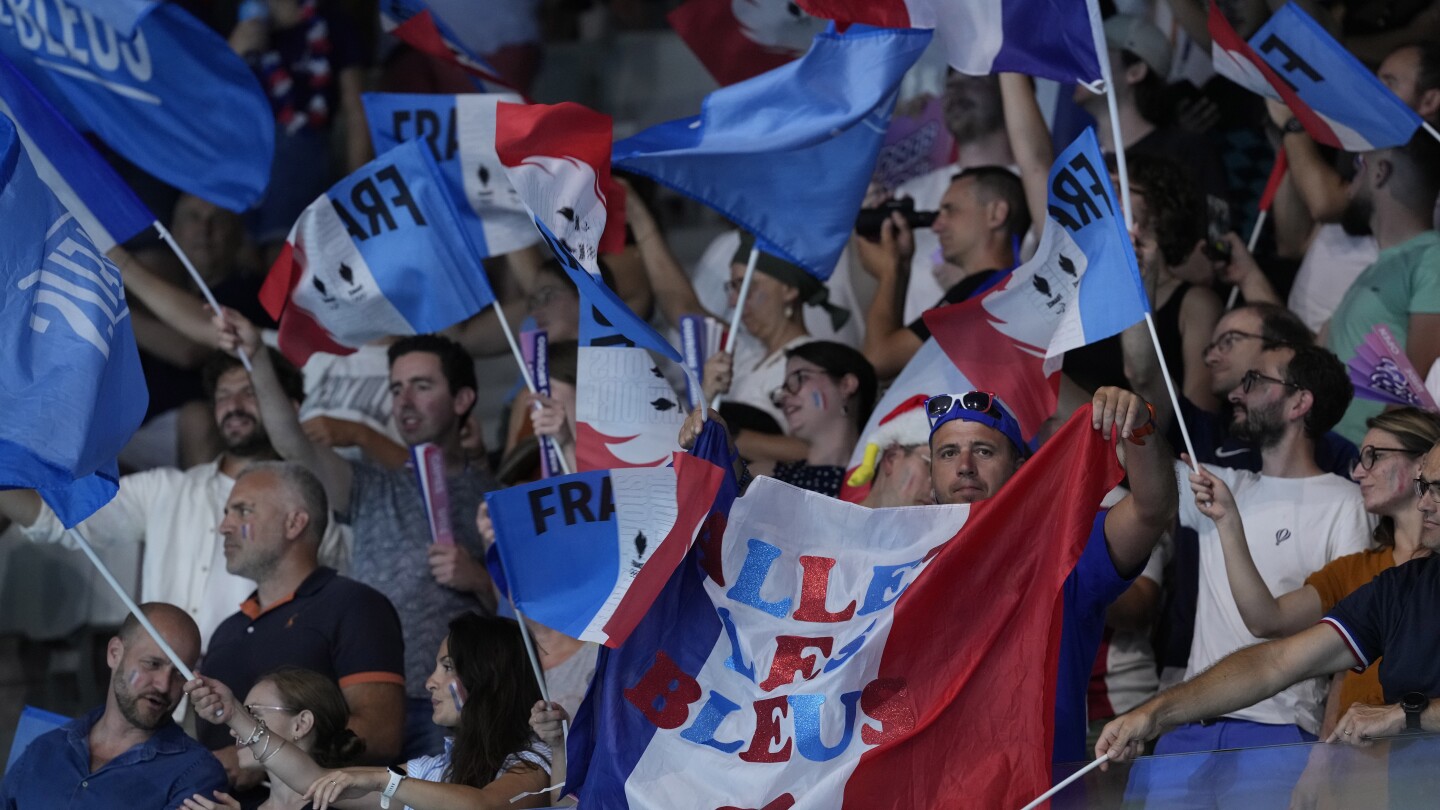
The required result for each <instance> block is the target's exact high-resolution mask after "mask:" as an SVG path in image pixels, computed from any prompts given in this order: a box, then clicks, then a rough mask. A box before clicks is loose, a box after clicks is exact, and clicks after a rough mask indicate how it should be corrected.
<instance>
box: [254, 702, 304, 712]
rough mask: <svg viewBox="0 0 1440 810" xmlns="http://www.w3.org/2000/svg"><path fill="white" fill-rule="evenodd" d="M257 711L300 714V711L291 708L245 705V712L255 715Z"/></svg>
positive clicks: (256, 704) (255, 704)
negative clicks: (268, 710)
mask: <svg viewBox="0 0 1440 810" xmlns="http://www.w3.org/2000/svg"><path fill="white" fill-rule="evenodd" d="M256 709H270V710H271V711H277V712H285V713H286V714H299V713H300V710H299V709H292V708H290V707H289V706H261V705H260V704H258V703H247V704H245V711H247V712H249V713H251V714H254V713H255V710H256Z"/></svg>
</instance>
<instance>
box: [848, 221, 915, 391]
mask: <svg viewBox="0 0 1440 810" xmlns="http://www.w3.org/2000/svg"><path fill="white" fill-rule="evenodd" d="M850 244H851V245H853V246H854V248H855V255H856V256H857V257H858V258H859V259H860V266H861V267H862V268H864V270H865V272H866V273H868V274H869V275H870V276H871V277H872V278H874V279H875V297H874V298H873V299H871V301H870V308H869V309H867V310H866V311H865V345H864V346H863V347H862V348H863V350H864V353H865V359H867V360H869V361H870V364H871V365H873V366H874V367H875V375H876V376H877V377H879V378H880V379H882V380H888V379H891V378H893V377H894V376H895V375H897V374H899V373H900V371H901V369H903V368H905V364H906V363H909V362H910V358H912V357H914V356H915V353H916V352H918V351H920V345H921V343H922V341H921V340H920V337H919V336H918V335H916V334H915V333H914V332H912V331H910V330H909V329H908V328H907V327H906V326H905V320H904V312H905V288H906V287H907V286H909V283H910V259H911V256H913V255H914V253H915V238H914V236H913V235H912V234H911V233H910V226H909V225H908V224H906V222H905V219H904V217H901V216H900V215H899V214H893V215H891V217H890V219H889V220H886V221H885V223H884V224H882V225H881V226H880V241H879V242H871V241H870V240H868V239H865V238H863V237H859V236H857V237H855V238H853V239H851V240H850Z"/></svg>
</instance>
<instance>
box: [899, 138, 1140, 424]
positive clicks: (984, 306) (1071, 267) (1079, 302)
mask: <svg viewBox="0 0 1440 810" xmlns="http://www.w3.org/2000/svg"><path fill="white" fill-rule="evenodd" d="M1046 185H1047V187H1048V188H1049V190H1050V193H1049V204H1048V211H1049V215H1048V216H1047V217H1046V218H1045V230H1044V233H1043V234H1042V235H1041V237H1040V246H1039V248H1037V249H1036V251H1035V255H1034V256H1033V257H1031V259H1030V261H1028V262H1025V263H1024V264H1022V265H1020V266H1019V267H1017V268H1015V270H1014V271H1013V272H1012V273H1011V274H1010V275H1009V276H1007V277H1006V278H1005V280H1004V282H1002V283H1001V284H998V285H996V286H995V287H993V288H991V289H990V290H989V291H988V292H986V293H985V294H983V295H980V296H978V297H976V298H972V299H970V300H968V301H964V302H962V303H959V304H951V305H949V306H946V307H941V308H938V309H932V310H930V311H928V312H926V313H925V315H924V318H925V324H926V325H927V326H929V327H930V332H931V334H933V335H934V336H935V340H936V341H937V342H938V343H939V344H940V346H941V347H942V348H943V349H945V353H946V354H948V355H949V356H950V359H951V360H952V361H954V363H955V365H956V366H957V367H959V369H960V371H961V372H962V373H964V374H965V376H966V377H969V378H970V379H971V380H972V381H973V382H974V383H975V385H976V387H977V388H980V389H982V390H986V391H992V392H994V393H996V394H999V395H1000V398H1001V399H1002V400H1004V401H1005V404H1006V405H1008V406H1010V409H1011V411H1012V412H1013V413H1014V414H1015V418H1016V419H1017V420H1019V422H1020V427H1021V429H1022V431H1024V433H1025V435H1026V436H1027V437H1030V436H1034V435H1035V433H1036V432H1037V431H1038V430H1039V429H1040V423H1041V422H1044V421H1045V420H1046V419H1047V418H1049V416H1050V415H1051V414H1052V413H1054V411H1055V402H1056V391H1057V387H1058V385H1059V377H1058V376H1057V372H1058V371H1059V370H1060V361H1061V360H1062V359H1063V356H1064V354H1065V352H1067V351H1069V350H1071V349H1078V348H1080V347H1081V346H1085V345H1088V344H1090V343H1094V342H1095V341H1097V340H1103V339H1104V338H1107V337H1110V336H1111V335H1115V334H1118V333H1120V332H1121V331H1123V330H1124V329H1125V328H1126V327H1129V326H1130V325H1132V324H1134V323H1136V322H1137V321H1139V320H1141V319H1143V318H1144V317H1145V313H1146V312H1148V311H1149V310H1150V299H1149V298H1148V297H1147V295H1146V294H1145V288H1144V286H1143V285H1142V284H1141V282H1140V268H1139V266H1138V265H1137V264H1136V262H1135V250H1134V247H1133V246H1132V245H1131V242H1130V236H1129V234H1128V233H1127V232H1126V229H1125V224H1124V217H1123V215H1122V214H1121V211H1120V206H1119V205H1117V204H1116V202H1115V195H1114V193H1113V191H1112V188H1111V185H1110V175H1109V173H1108V172H1107V171H1106V169H1105V160H1104V158H1103V157H1102V156H1101V154H1100V145H1099V143H1097V142H1096V140H1095V132H1094V130H1090V129H1087V130H1085V131H1084V132H1082V133H1081V134H1080V137H1079V138H1076V139H1075V142H1074V143H1072V144H1070V146H1069V147H1067V148H1066V149H1065V151H1064V152H1061V153H1060V154H1059V155H1058V156H1057V157H1056V159H1055V163H1054V165H1053V166H1052V167H1051V169H1050V180H1049V182H1048V183H1047V184H1046Z"/></svg>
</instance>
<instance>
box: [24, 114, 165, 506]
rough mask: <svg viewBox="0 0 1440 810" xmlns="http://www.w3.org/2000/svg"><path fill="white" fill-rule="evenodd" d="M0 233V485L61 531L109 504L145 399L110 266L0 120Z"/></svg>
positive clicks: (118, 283) (121, 293) (117, 277)
mask: <svg viewBox="0 0 1440 810" xmlns="http://www.w3.org/2000/svg"><path fill="white" fill-rule="evenodd" d="M0 233H3V238H0V345H3V346H4V347H5V359H4V361H0V413H4V414H5V418H4V419H0V488H17V487H24V488H30V489H36V490H39V491H40V494H41V496H43V497H44V499H45V502H46V503H48V504H49V505H50V507H51V508H52V509H54V510H55V514H56V515H58V516H59V517H60V520H61V521H62V522H63V523H64V524H65V525H66V526H67V527H70V526H74V525H75V524H77V523H79V522H80V521H82V520H84V519H85V518H87V517H89V516H90V515H91V514H92V513H93V512H94V511H95V510H96V509H99V508H100V507H101V506H104V505H105V504H106V503H108V502H109V501H110V499H111V498H113V497H115V493H116V491H117V490H118V488H119V484H118V481H119V471H118V470H117V468H116V464H115V457H116V455H118V454H119V452H120V449H121V448H122V447H124V446H125V443H126V442H128V441H129V440H130V436H131V434H133V433H134V432H135V429H136V428H138V427H139V426H140V421H141V420H142V419H143V418H144V416H145V409H146V406H147V404H148V400H149V397H148V394H147V393H146V389H145V378H144V376H143V374H142V373H141V371H140V356H139V353H138V352H137V350H136V348H135V336H134V334H133V333H132V332H131V330H130V310H129V308H128V307H127V306H126V303H125V289H124V287H123V285H122V284H121V281H120V271H119V269H118V268H116V267H115V265H114V264H112V263H111V262H110V261H109V260H108V259H106V258H105V257H104V256H103V255H102V254H101V253H99V251H97V250H96V248H95V244H94V242H92V241H91V240H90V237H89V236H88V235H86V233H85V231H84V229H82V228H81V227H80V223H79V222H78V221H77V220H76V219H75V217H73V216H71V215H70V213H69V212H67V211H66V210H65V208H64V207H63V206H61V205H60V202H59V201H58V200H57V199H56V198H55V195H54V194H52V193H50V191H49V190H48V189H47V188H46V187H45V184H44V183H42V182H41V180H40V177H39V176H38V175H37V174H36V173H35V169H34V167H33V166H32V165H31V164H30V159H29V158H28V157H26V155H25V150H24V148H23V147H22V146H21V145H20V139H19V137H18V136H17V134H16V132H15V128H14V126H12V125H11V124H10V121H9V119H8V118H4V117H0Z"/></svg>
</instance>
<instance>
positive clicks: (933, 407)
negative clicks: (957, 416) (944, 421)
mask: <svg viewBox="0 0 1440 810" xmlns="http://www.w3.org/2000/svg"><path fill="white" fill-rule="evenodd" d="M957 407H958V408H960V410H963V411H974V412H975V413H983V414H985V415H986V416H988V417H990V418H991V419H994V420H996V421H997V422H998V421H1000V420H1001V419H1002V418H1004V414H1003V412H1002V411H1001V410H1000V406H999V405H998V404H997V403H996V397H995V395H994V394H992V393H990V392H989V391H971V392H969V393H968V394H961V395H960V396H958V397H954V396H950V395H949V394H941V395H940V396H937V397H931V398H930V401H929V402H928V403H926V405H925V415H926V416H928V417H929V418H930V426H931V427H934V426H935V422H936V421H937V420H939V419H940V417H942V416H944V415H945V414H947V413H950V412H951V411H953V410H955V409H956V408H957Z"/></svg>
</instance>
